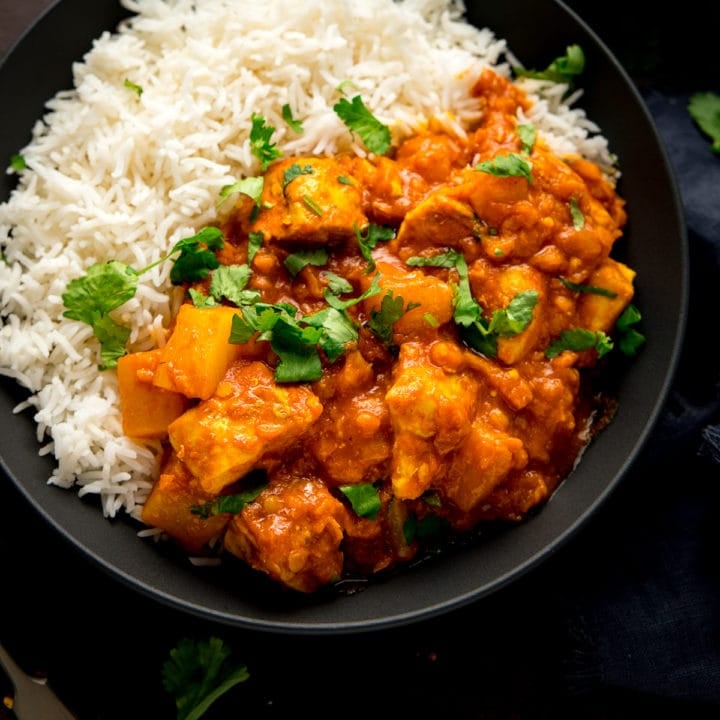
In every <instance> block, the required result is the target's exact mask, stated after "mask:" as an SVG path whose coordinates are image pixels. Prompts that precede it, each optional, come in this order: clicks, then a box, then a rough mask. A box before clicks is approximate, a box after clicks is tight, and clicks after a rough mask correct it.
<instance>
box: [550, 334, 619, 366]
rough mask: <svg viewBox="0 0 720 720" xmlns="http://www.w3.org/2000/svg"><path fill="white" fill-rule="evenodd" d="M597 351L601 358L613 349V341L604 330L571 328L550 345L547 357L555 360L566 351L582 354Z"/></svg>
mask: <svg viewBox="0 0 720 720" xmlns="http://www.w3.org/2000/svg"><path fill="white" fill-rule="evenodd" d="M592 349H595V350H597V354H598V357H599V358H601V357H603V355H606V354H607V353H609V352H610V351H611V350H612V349H613V341H612V339H611V338H610V337H608V335H607V333H605V332H603V331H602V330H587V329H586V328H570V329H569V330H563V332H562V333H560V337H559V338H558V339H557V340H553V342H551V343H550V345H548V347H547V349H546V350H545V357H548V358H551V359H552V358H555V357H557V356H558V355H560V353H561V352H563V351H564V350H573V351H575V352H581V351H583V350H592Z"/></svg>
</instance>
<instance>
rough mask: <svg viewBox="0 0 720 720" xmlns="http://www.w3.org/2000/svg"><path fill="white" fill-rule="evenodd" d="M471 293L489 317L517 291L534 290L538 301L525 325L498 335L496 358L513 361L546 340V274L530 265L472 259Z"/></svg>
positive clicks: (514, 295)
mask: <svg viewBox="0 0 720 720" xmlns="http://www.w3.org/2000/svg"><path fill="white" fill-rule="evenodd" d="M469 277H470V286H471V288H472V291H473V295H474V296H475V298H476V299H477V301H478V303H479V304H480V307H482V308H483V310H484V313H485V317H486V318H487V320H488V321H489V320H490V319H491V318H492V315H493V313H494V312H496V311H504V310H506V309H507V307H508V306H509V305H510V303H511V302H512V301H513V300H514V299H515V298H516V297H517V296H518V295H519V294H520V293H526V292H534V293H536V296H537V302H536V304H535V306H534V308H533V310H532V320H531V321H530V323H529V324H528V325H527V327H526V328H525V329H524V330H523V331H522V332H520V333H518V334H515V335H509V336H504V335H502V334H501V335H500V337H499V338H498V343H497V346H498V353H497V357H498V359H499V360H501V361H502V362H504V363H505V364H506V365H514V364H515V363H517V362H519V361H520V360H522V359H523V358H524V357H526V356H527V355H529V354H530V353H531V352H532V351H533V350H534V349H536V348H537V347H539V346H541V345H543V346H544V344H545V342H546V340H547V336H548V329H547V323H546V322H545V320H544V318H545V315H546V313H547V282H548V281H547V278H546V277H545V276H544V275H543V274H542V273H541V272H539V271H538V270H536V269H534V268H532V267H530V266H529V265H509V266H500V267H496V266H494V265H492V264H490V263H489V262H488V261H486V260H483V259H480V260H477V261H476V262H474V263H473V265H472V267H471V268H470V272H469Z"/></svg>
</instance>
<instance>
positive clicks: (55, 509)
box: [0, 0, 687, 633]
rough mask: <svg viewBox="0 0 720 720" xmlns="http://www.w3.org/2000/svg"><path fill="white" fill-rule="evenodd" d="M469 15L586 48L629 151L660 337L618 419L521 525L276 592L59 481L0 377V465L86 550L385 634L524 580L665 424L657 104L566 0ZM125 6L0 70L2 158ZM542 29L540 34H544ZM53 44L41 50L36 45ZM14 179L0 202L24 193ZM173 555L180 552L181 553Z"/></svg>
mask: <svg viewBox="0 0 720 720" xmlns="http://www.w3.org/2000/svg"><path fill="white" fill-rule="evenodd" d="M468 5H469V8H468V13H467V16H468V20H469V21H470V22H472V23H474V24H475V25H478V26H480V27H482V26H488V27H490V28H492V29H493V30H494V31H495V33H496V35H497V36H498V37H504V38H506V39H507V40H508V43H509V47H510V48H511V50H512V52H513V53H514V54H515V55H516V56H517V57H518V58H519V59H520V60H521V61H522V62H523V63H524V64H525V65H526V66H527V67H544V66H546V65H547V64H548V63H549V62H550V61H551V60H552V59H553V58H554V57H556V56H558V55H561V54H563V53H564V51H565V48H566V47H567V46H568V45H570V44H572V43H579V44H580V45H581V46H582V47H583V49H584V51H585V54H586V59H587V65H586V67H587V69H586V71H585V73H584V74H583V76H582V78H581V81H580V84H581V86H582V87H583V89H584V95H583V97H582V99H581V101H580V103H579V105H580V106H581V107H583V108H585V109H586V111H587V114H588V116H589V117H590V118H592V119H593V120H594V121H595V122H596V123H597V124H598V125H599V126H600V128H601V130H602V132H603V134H604V135H605V136H606V137H607V138H608V139H609V142H610V147H611V150H612V151H613V152H614V153H616V154H617V155H618V156H619V158H620V167H621V171H622V177H621V180H620V184H619V191H620V194H621V195H622V196H623V197H625V199H626V200H627V203H628V211H629V217H630V221H629V224H628V226H627V228H626V234H625V237H624V238H623V239H622V240H621V241H620V243H619V244H618V246H617V247H618V250H617V251H616V255H618V254H619V255H620V256H621V257H622V259H623V260H624V261H625V262H627V263H628V264H630V265H631V266H632V267H633V268H635V269H636V270H637V282H636V284H637V295H636V299H635V301H634V302H635V303H636V304H637V305H638V307H639V308H640V309H641V310H642V312H643V328H642V329H643V332H644V334H645V335H646V337H647V338H648V342H647V345H646V347H645V348H644V350H643V352H642V353H641V354H640V355H639V356H638V357H637V358H635V359H633V361H632V362H631V363H628V365H627V367H626V368H624V370H623V372H622V373H621V376H620V377H619V378H618V385H617V392H618V395H619V400H620V402H619V408H618V412H617V415H616V417H615V419H614V421H613V422H612V423H611V424H610V426H609V427H608V428H607V429H605V430H604V431H603V432H602V433H601V434H600V436H599V437H598V438H597V439H596V440H595V441H594V442H593V444H592V445H591V446H590V447H589V448H588V449H587V451H586V452H585V454H584V456H583V458H582V461H581V462H580V464H579V466H578V467H577V469H576V470H575V471H574V472H573V473H572V475H571V476H570V477H569V478H568V479H567V480H566V481H565V482H564V483H563V484H562V485H561V487H560V488H559V489H558V490H557V492H556V493H555V495H554V496H553V497H552V498H551V500H550V502H549V503H548V504H547V505H546V506H545V507H544V508H542V510H541V512H539V513H537V514H536V515H535V516H534V517H533V518H532V519H531V520H529V521H528V522H526V523H524V524H522V525H520V526H518V527H516V528H513V529H512V531H510V532H505V533H500V534H496V535H491V536H488V537H486V538H483V539H482V540H481V542H479V543H476V544H472V545H471V546H469V547H464V548H462V549H458V550H457V551H455V552H452V553H449V554H447V555H444V556H442V557H439V558H435V559H432V560H430V561H426V562H423V563H419V564H418V565H417V566H415V567H412V568H408V569H407V570H404V571H402V572H399V573H398V574H396V575H395V576H393V577H391V578H388V579H387V580H383V581H378V582H375V583H371V584H369V585H368V587H366V588H365V589H363V590H362V591H360V592H355V593H352V594H348V595H346V596H337V595H332V596H330V595H322V594H321V595H319V596H317V597H312V598H297V597H290V596H289V595H287V594H278V593H277V591H276V590H275V589H274V588H272V589H271V588H269V587H268V586H266V585H265V584H263V582H262V581H259V580H257V579H256V578H252V577H249V575H248V574H247V573H245V572H244V571H243V570H242V568H235V567H233V568H229V569H209V568H206V569H198V568H193V567H191V566H190V565H189V564H188V563H186V562H184V561H182V560H181V559H180V558H175V557H172V556H173V554H174V553H173V551H172V550H168V549H160V548H159V547H158V546H157V545H154V544H153V543H150V542H146V541H142V540H140V539H139V538H138V537H137V535H136V533H137V530H138V527H137V526H136V525H135V524H133V523H131V522H128V521H126V520H124V519H116V520H113V521H110V520H108V519H106V518H104V517H103V516H102V513H101V511H100V510H99V507H98V506H97V505H96V503H95V502H93V501H92V500H85V499H83V500H81V499H79V498H78V497H77V495H76V493H75V492H74V491H72V490H71V491H67V490H61V489H59V488H55V487H52V486H48V485H47V483H46V480H47V477H48V476H49V475H50V473H51V470H52V466H53V463H52V462H51V460H49V459H48V458H47V457H40V456H39V455H38V447H39V446H38V444H37V441H36V439H35V427H34V423H33V420H32V417H31V416H30V414H29V413H21V414H19V415H13V412H12V410H13V407H14V406H15V405H16V404H17V403H18V402H19V401H20V400H21V399H22V398H23V392H22V391H21V390H20V389H19V388H18V387H17V386H16V385H15V383H14V382H12V381H11V380H8V379H2V381H0V459H1V461H2V467H3V469H4V471H5V473H6V474H7V475H8V477H9V478H10V479H11V480H12V481H13V482H14V483H15V484H16V485H17V486H18V488H19V489H20V490H21V492H22V493H23V494H24V495H25V497H26V498H27V500H28V501H29V502H30V503H32V504H33V505H34V506H35V508H36V509H37V511H38V512H39V513H40V514H41V515H42V516H44V518H45V519H46V520H47V522H49V523H50V524H51V525H52V526H53V527H54V528H55V529H56V530H57V532H58V533H59V534H60V536H62V537H63V538H64V539H65V540H66V541H67V542H68V543H69V544H70V545H71V546H72V548H73V549H74V550H76V551H78V552H81V553H83V554H85V555H86V556H87V557H88V558H89V559H90V561H91V562H94V563H97V564H98V565H99V566H100V567H102V568H103V569H105V570H106V571H107V572H108V573H110V574H111V575H112V576H114V577H115V578H117V579H118V581H119V582H124V583H127V584H128V585H130V586H131V587H133V588H135V589H136V590H137V591H138V592H140V593H144V594H146V595H148V596H150V597H152V598H153V599H154V600H156V601H158V602H161V603H167V604H169V605H171V606H173V607H176V608H179V609H181V610H184V611H187V612H189V613H191V614H195V615H198V616H201V617H203V618H206V619H210V620H213V621H217V622H220V623H227V624H230V625H235V626H239V627H247V628H254V629H261V630H269V631H279V632H290V633H293V632H296V633H325V632H329V633H334V632H353V631H357V630H368V629H379V628H383V627H388V626H393V625H400V624H405V623H409V622H412V621H416V620H420V619H422V618H427V617H430V616H433V615H437V614H440V613H444V612H448V611H451V610H452V609H454V608H458V607H460V606H462V605H465V604H467V603H469V602H471V601H474V600H477V599H478V598H481V597H483V596H485V595H487V594H489V593H491V592H493V591H494V590H497V589H498V588H500V587H502V586H504V585H505V584H507V583H509V582H511V581H512V580H514V579H515V578H518V577H519V576H520V575H522V574H523V573H524V572H526V571H527V570H528V569H529V568H531V567H534V566H535V565H536V564H537V563H538V562H540V561H541V560H542V559H543V558H545V557H547V556H548V555H549V554H551V553H552V552H553V551H554V550H555V549H556V548H557V547H559V545H560V544H561V543H564V542H566V541H567V540H568V539H569V538H570V537H571V536H572V534H573V533H574V531H575V530H576V529H577V528H578V527H579V526H580V525H581V524H582V523H583V522H584V521H585V520H586V519H587V517H588V516H589V515H590V514H591V513H592V512H593V511H594V510H595V509H596V508H597V507H598V505H599V504H600V503H601V502H602V500H603V499H604V498H605V497H606V495H607V494H608V493H609V492H610V491H611V490H612V488H613V487H614V486H615V485H616V484H617V483H618V482H619V480H620V479H621V478H622V476H623V475H624V474H625V473H626V472H627V470H628V468H629V467H630V465H631V464H632V462H633V460H634V459H635V457H636V456H637V454H638V453H639V451H640V449H641V447H642V445H643V443H644V441H645V439H646V438H647V436H648V434H649V433H650V432H651V430H652V427H653V424H654V423H655V421H656V418H657V416H658V413H659V411H660V409H661V408H662V405H663V403H664V400H665V397H666V394H667V391H668V387H669V384H670V382H671V379H672V376H673V373H674V371H675V365H676V362H677V356H678V354H679V348H680V344H681V340H682V335H683V332H684V325H685V313H686V304H687V249H686V240H685V231H684V223H683V218H682V212H681V206H680V202H679V198H678V193H677V190H676V187H675V184H674V180H673V177H672V174H671V170H670V168H669V164H668V161H667V158H666V156H665V153H664V150H663V148H662V145H661V143H660V140H659V138H658V134H657V132H656V130H655V128H654V125H653V124H652V121H651V119H650V117H649V115H648V113H647V111H646V109H645V106H644V104H643V102H642V100H641V98H640V96H639V95H638V93H637V91H636V90H635V88H634V87H633V85H632V83H631V82H630V80H629V79H628V77H627V75H626V74H625V73H624V71H623V70H622V68H621V67H620V65H619V64H618V62H617V61H616V60H615V59H614V58H613V57H612V55H611V54H610V53H609V51H608V50H607V49H606V47H605V46H604V45H603V44H602V42H601V41H600V40H599V39H598V38H597V37H596V36H595V34H594V33H593V32H592V30H590V29H589V28H588V27H587V26H586V25H585V24H584V23H583V22H582V21H581V20H580V19H579V18H578V17H577V16H576V15H575V14H574V13H572V12H571V11H570V10H569V9H568V8H567V7H566V6H564V5H563V4H562V3H559V2H552V1H550V0H548V1H546V2H538V1H537V0H513V1H512V2H508V3H477V4H476V3H468ZM124 14H125V11H123V10H122V9H121V8H120V7H119V6H118V5H117V3H116V2H115V0H62V1H61V2H59V3H57V4H56V5H55V6H54V7H53V8H52V9H51V10H50V12H49V13H48V14H46V15H45V16H44V17H43V18H41V19H40V20H39V21H38V22H37V23H36V24H35V26H34V27H33V28H32V29H31V31H30V32H29V34H28V35H26V36H25V37H24V38H22V39H21V41H20V42H19V43H18V45H17V46H16V48H15V49H14V51H13V52H12V53H11V54H10V55H9V57H8V58H7V59H6V61H5V62H4V64H3V65H2V67H0V98H2V100H3V105H4V106H5V107H11V108H13V112H12V113H4V114H3V117H2V121H1V122H2V133H0V157H3V158H9V157H10V156H11V155H12V154H13V153H16V152H18V149H19V148H21V147H22V146H23V145H24V144H26V143H27V142H28V140H29V139H30V129H31V128H32V126H33V124H34V123H35V121H36V120H37V119H39V118H40V117H41V116H42V114H43V105H44V102H45V101H46V100H47V99H49V98H50V97H51V96H52V95H53V94H54V93H55V92H56V91H58V90H59V89H61V88H67V87H70V85H71V72H70V68H71V64H72V62H73V61H76V60H79V59H81V57H82V55H83V54H84V53H85V52H86V51H87V50H89V49H90V47H91V42H92V39H93V38H94V37H97V36H98V35H100V33H101V32H102V31H104V30H108V29H110V30H111V29H113V28H114V27H115V26H116V24H117V22H118V20H119V19H120V18H121V17H122V16H123V15H124ZM538 27H542V28H543V31H542V32H541V33H538V32H537V28H538ZM38 48H42V52H38V50H37V49H38ZM12 187H13V181H12V178H11V177H9V176H6V175H4V176H0V198H1V199H5V198H7V197H8V195H9V193H10V192H11V191H12ZM168 556H171V557H168Z"/></svg>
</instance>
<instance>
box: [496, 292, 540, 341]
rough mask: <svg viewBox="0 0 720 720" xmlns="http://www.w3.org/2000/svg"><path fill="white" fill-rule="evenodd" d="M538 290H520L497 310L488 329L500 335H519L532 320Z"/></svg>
mask: <svg viewBox="0 0 720 720" xmlns="http://www.w3.org/2000/svg"><path fill="white" fill-rule="evenodd" d="M538 297H539V296H538V292H537V290H524V291H523V292H519V293H518V294H517V295H515V297H513V299H512V300H511V301H510V302H509V303H508V305H507V307H506V308H504V309H502V310H496V311H495V312H494V313H493V315H492V318H491V319H490V324H489V326H488V331H489V332H491V333H495V334H496V335H497V336H498V337H513V336H515V335H519V334H520V333H521V332H522V331H523V330H525V328H526V327H527V326H528V325H529V324H530V323H531V322H532V317H533V310H534V309H535V306H536V305H537V302H538Z"/></svg>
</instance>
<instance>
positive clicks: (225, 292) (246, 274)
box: [210, 265, 260, 306]
mask: <svg viewBox="0 0 720 720" xmlns="http://www.w3.org/2000/svg"><path fill="white" fill-rule="evenodd" d="M250 275H251V271H250V267H249V266H248V265H221V266H220V267H218V268H217V270H215V271H214V272H213V274H212V279H211V280H210V294H211V295H212V297H213V298H214V299H215V300H217V301H218V302H219V301H221V300H222V298H227V299H228V300H229V301H230V302H231V303H234V304H235V305H238V306H240V305H250V304H252V303H256V302H258V301H259V300H260V293H259V292H258V291H257V290H246V289H245V286H246V285H247V284H248V281H249V280H250Z"/></svg>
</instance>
